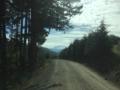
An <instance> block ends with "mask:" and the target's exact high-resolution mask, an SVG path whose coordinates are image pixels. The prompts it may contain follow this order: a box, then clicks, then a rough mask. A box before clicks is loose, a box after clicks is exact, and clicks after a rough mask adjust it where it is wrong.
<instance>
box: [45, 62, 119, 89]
mask: <svg viewBox="0 0 120 90" xmlns="http://www.w3.org/2000/svg"><path fill="white" fill-rule="evenodd" d="M54 63H55V69H54V73H53V75H52V78H51V80H50V82H51V83H50V85H49V86H48V87H47V88H46V89H47V90H120V89H118V88H117V87H115V86H113V85H112V84H111V83H109V82H108V81H106V80H104V79H103V78H102V77H101V76H99V75H98V74H97V73H95V72H93V71H92V70H90V69H88V68H87V67H85V66H83V65H81V64H78V63H75V62H71V61H65V60H55V61H54Z"/></svg>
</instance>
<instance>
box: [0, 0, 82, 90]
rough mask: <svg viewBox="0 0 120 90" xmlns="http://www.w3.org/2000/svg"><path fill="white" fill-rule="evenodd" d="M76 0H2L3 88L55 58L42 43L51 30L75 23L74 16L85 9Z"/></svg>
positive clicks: (0, 75) (0, 47)
mask: <svg viewBox="0 0 120 90" xmlns="http://www.w3.org/2000/svg"><path fill="white" fill-rule="evenodd" d="M76 1H77V0H76ZM73 3H74V2H73V1H72V0H50V1H49V2H48V0H1V1H0V90H9V88H11V87H12V86H13V85H11V84H12V83H19V80H18V79H21V76H23V77H25V76H26V75H27V74H29V75H31V73H29V72H32V71H33V70H35V68H36V65H38V64H40V66H43V65H44V64H45V59H46V58H47V59H48V58H51V55H50V54H49V53H47V54H46V53H45V49H44V50H43V49H42V48H40V46H41V45H42V44H43V43H44V42H45V41H46V37H47V36H48V34H49V32H50V30H53V29H55V30H58V31H60V30H61V31H64V30H65V29H66V28H70V27H71V25H69V20H70V17H72V16H73V15H76V14H78V13H81V8H82V5H79V6H73V5H72V4H73ZM43 51H44V52H43ZM19 84H20V83H19ZM14 86H15V85H14Z"/></svg>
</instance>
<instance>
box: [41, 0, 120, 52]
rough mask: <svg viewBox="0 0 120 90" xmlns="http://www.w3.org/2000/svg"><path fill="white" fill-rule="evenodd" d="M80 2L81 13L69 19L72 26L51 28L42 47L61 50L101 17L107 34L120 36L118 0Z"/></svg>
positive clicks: (93, 25)
mask: <svg viewBox="0 0 120 90" xmlns="http://www.w3.org/2000/svg"><path fill="white" fill-rule="evenodd" d="M81 4H83V9H82V14H79V15H76V16H73V17H72V18H71V20H70V23H71V24H72V25H73V26H74V28H73V29H69V30H66V32H58V31H55V30H52V31H51V32H50V34H49V36H48V37H47V40H46V42H45V43H44V44H43V45H42V46H43V47H46V48H49V49H58V50H61V49H63V48H65V47H67V46H69V44H70V43H72V42H73V41H74V40H75V39H81V38H82V37H83V36H85V35H87V34H88V33H90V32H91V31H92V30H94V29H95V28H96V27H97V26H98V25H99V24H100V22H101V20H103V19H104V21H105V23H106V24H107V26H108V31H109V34H114V35H116V36H120V0H81Z"/></svg>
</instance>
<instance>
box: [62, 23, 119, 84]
mask: <svg viewBox="0 0 120 90" xmlns="http://www.w3.org/2000/svg"><path fill="white" fill-rule="evenodd" d="M60 58H62V59H68V60H73V61H77V62H79V63H83V64H85V65H87V66H89V67H91V68H93V69H94V70H96V71H97V72H98V73H100V74H102V75H104V77H105V78H106V79H109V80H112V81H115V82H117V83H118V82H119V83H120V37H117V36H114V35H109V32H108V31H107V26H106V24H105V23H104V21H101V24H100V25H99V26H98V27H97V29H96V30H94V31H92V32H91V33H89V35H87V36H84V37H83V38H82V39H81V40H75V41H74V42H73V43H71V44H70V45H69V47H67V48H65V49H64V50H62V51H61V53H60Z"/></svg>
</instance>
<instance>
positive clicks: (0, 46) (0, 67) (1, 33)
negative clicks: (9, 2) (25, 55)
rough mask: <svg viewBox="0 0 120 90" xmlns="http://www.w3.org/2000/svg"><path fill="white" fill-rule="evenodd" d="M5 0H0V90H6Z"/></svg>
mask: <svg viewBox="0 0 120 90" xmlns="http://www.w3.org/2000/svg"><path fill="white" fill-rule="evenodd" d="M5 13H6V4H5V0H2V1H0V90H7V80H8V79H7V78H8V77H7V56H6V53H7V52H6V47H7V46H6V29H5Z"/></svg>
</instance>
